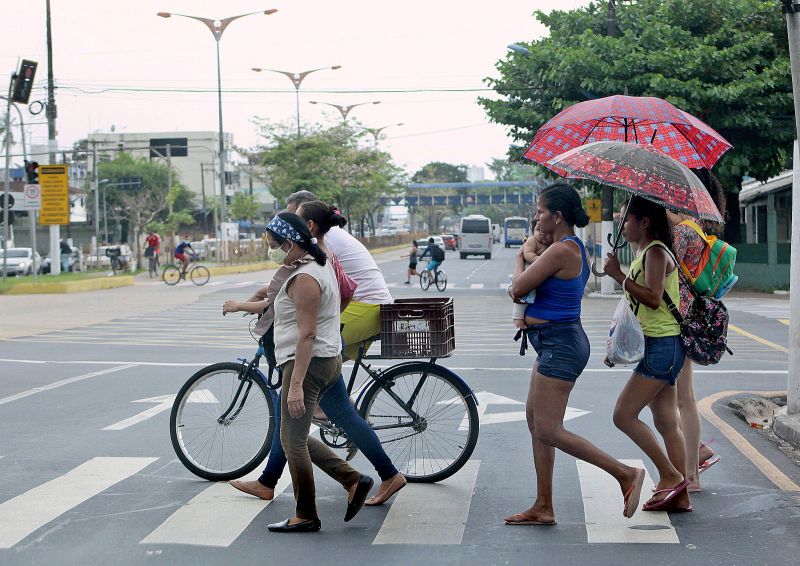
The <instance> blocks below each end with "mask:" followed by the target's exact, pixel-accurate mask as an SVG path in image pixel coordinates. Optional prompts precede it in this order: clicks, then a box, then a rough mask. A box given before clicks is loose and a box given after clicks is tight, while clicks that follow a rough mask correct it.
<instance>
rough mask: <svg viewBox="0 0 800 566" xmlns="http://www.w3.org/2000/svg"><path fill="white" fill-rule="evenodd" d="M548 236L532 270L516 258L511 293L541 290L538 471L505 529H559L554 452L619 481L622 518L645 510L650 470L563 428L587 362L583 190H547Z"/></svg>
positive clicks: (543, 216) (531, 315)
mask: <svg viewBox="0 0 800 566" xmlns="http://www.w3.org/2000/svg"><path fill="white" fill-rule="evenodd" d="M535 220H536V222H537V225H538V226H539V227H540V230H541V232H542V234H545V235H548V236H550V237H551V238H552V239H553V242H554V243H553V244H552V245H550V246H549V247H548V248H547V250H546V251H545V252H544V253H543V254H542V255H541V257H539V258H538V259H537V260H536V261H535V262H534V263H533V264H531V265H530V267H528V268H527V269H526V268H525V259H524V257H523V250H520V252H519V253H518V254H517V259H516V266H515V269H514V277H513V279H512V295H513V297H514V298H517V299H519V298H521V297H524V296H525V295H527V294H528V293H530V292H531V291H533V290H534V289H535V290H536V297H535V299H534V302H533V304H530V305H528V307H527V309H526V312H525V322H526V324H527V325H528V329H527V331H526V332H527V337H526V339H530V341H531V343H532V344H533V347H534V349H535V350H536V353H537V354H538V356H537V358H536V363H535V364H534V366H533V371H532V375H531V383H530V388H529V390H528V399H527V403H526V407H525V408H526V416H527V421H528V429H529V431H530V434H531V441H532V444H533V463H534V467H535V468H536V499H535V501H534V503H533V505H532V506H531V507H529V508H528V509H526V510H525V511H523V512H521V513H517V514H515V515H511V516H510V517H506V519H505V522H506V524H507V525H554V524H555V523H556V517H555V511H554V508H553V465H554V463H555V449H556V448H558V449H559V450H562V451H563V452H566V453H567V454H570V455H572V456H574V457H576V458H579V459H581V460H584V461H586V462H589V463H590V464H593V465H595V466H597V467H599V468H602V469H603V470H605V471H606V472H608V473H609V474H611V475H612V476H614V478H615V479H616V480H617V481H618V482H619V485H620V489H621V491H622V495H623V501H624V506H623V514H624V516H625V517H632V516H633V514H634V513H635V512H636V509H637V507H638V506H639V496H640V494H641V490H642V483H643V482H644V477H645V471H644V470H643V469H640V468H633V467H631V466H626V465H625V464H623V463H622V462H620V461H619V460H616V459H615V458H612V457H611V456H609V455H608V454H606V453H605V452H603V451H602V450H600V449H599V448H597V447H596V446H594V445H593V444H592V443H591V442H589V441H588V440H586V439H584V438H582V437H580V436H578V435H576V434H574V433H572V432H570V431H568V430H566V429H565V428H564V414H565V412H566V409H567V402H568V400H569V395H570V393H571V392H572V389H573V387H575V382H576V381H577V379H578V377H579V376H580V374H581V373H582V372H583V370H584V368H585V367H586V364H587V363H588V361H589V339H588V337H587V336H586V332H585V331H584V330H583V325H582V324H581V320H580V317H581V300H582V299H583V291H584V288H585V287H586V282H587V281H588V280H589V273H590V271H589V264H588V262H587V258H586V250H585V248H584V247H583V243H582V242H581V241H580V239H578V238H577V237H576V236H575V226H578V227H583V226H586V225H587V224H588V223H589V217H588V216H587V214H586V211H585V210H584V209H583V206H582V205H581V199H580V196H579V195H578V193H577V191H576V190H575V189H573V188H572V187H571V186H569V185H567V184H566V183H556V184H554V185H551V186H549V187H547V188H546V189H544V190H543V191H542V192H541V194H540V195H539V199H538V201H537V212H536V218H535Z"/></svg>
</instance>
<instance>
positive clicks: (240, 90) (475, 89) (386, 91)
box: [57, 83, 541, 95]
mask: <svg viewBox="0 0 800 566" xmlns="http://www.w3.org/2000/svg"><path fill="white" fill-rule="evenodd" d="M57 88H60V89H63V90H72V91H77V92H80V93H82V94H90V95H91V94H104V93H108V92H155V93H158V92H167V93H170V92H174V93H199V94H216V93H217V89H215V88H199V87H196V88H186V87H119V86H105V87H99V88H95V89H89V88H84V87H82V86H76V85H70V84H65V83H61V84H59V85H58V87H57ZM502 90H503V91H515V92H527V91H533V90H541V87H514V88H505V87H504V88H503V89H502ZM222 91H223V92H225V93H228V94H294V92H295V91H294V90H288V89H264V88H224V89H222ZM303 92H305V93H310V94H393V93H397V94H409V93H436V92H496V91H495V89H493V88H489V87H431V88H385V89H370V88H362V89H304V90H303Z"/></svg>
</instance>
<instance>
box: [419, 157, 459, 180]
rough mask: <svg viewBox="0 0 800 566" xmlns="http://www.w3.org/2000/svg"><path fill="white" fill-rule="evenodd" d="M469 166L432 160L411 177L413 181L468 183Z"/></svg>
mask: <svg viewBox="0 0 800 566" xmlns="http://www.w3.org/2000/svg"><path fill="white" fill-rule="evenodd" d="M468 180H469V179H467V166H466V165H455V164H453V163H444V162H442V161H431V162H430V163H427V164H425V165H423V166H422V168H421V169H420V170H419V171H417V172H416V173H414V175H413V176H412V177H411V182H412V183H466V182H467V181H468Z"/></svg>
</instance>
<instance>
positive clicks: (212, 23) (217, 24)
mask: <svg viewBox="0 0 800 566" xmlns="http://www.w3.org/2000/svg"><path fill="white" fill-rule="evenodd" d="M277 11H278V10H276V9H274V8H273V9H270V10H264V11H258V12H249V13H247V14H240V15H238V16H231V17H228V18H223V19H221V20H212V19H211V18H201V17H198V16H188V15H186V14H176V13H172V12H158V15H159V16H161V17H162V18H170V17H172V16H181V17H183V18H191V19H193V20H197V21H198V22H202V23H203V24H205V26H206V27H207V28H208V29H209V31H210V32H211V34H212V35H213V36H214V41H215V42H216V44H217V113H218V115H219V165H220V167H219V183H220V192H221V193H222V206H221V211H220V212H221V213H222V214H221V215H222V222H221V223H222V224H224V223H225V221H226V220H227V203H226V202H225V139H224V134H223V130H222V71H221V67H220V60H219V42H220V40H221V39H222V34H223V33H224V32H225V29H226V28H227V27H228V26H229V25H230V24H231V22H233V21H234V20H238V19H239V18H244V17H245V16H252V15H255V14H264V15H267V16H269V15H271V14H274V13H275V12H277ZM225 232H226V231H225V230H222V229H221V230H220V245H221V247H222V250H223V254H224V255H223V259H225V258H227V247H226V245H225V243H226V233H225Z"/></svg>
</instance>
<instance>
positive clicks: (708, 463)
mask: <svg viewBox="0 0 800 566" xmlns="http://www.w3.org/2000/svg"><path fill="white" fill-rule="evenodd" d="M720 460H721V458H720V457H719V456H716V455H714V456H711V458H709V459H708V460H706V461H704V462H703V463H702V464H700V467H699V468H698V470H699V472H700V473H701V474H702V473H703V472H705V471H706V470H707V469H709V468H710V467H711V466H713V465H714V464H716V463H717V462H719V461H720Z"/></svg>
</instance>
